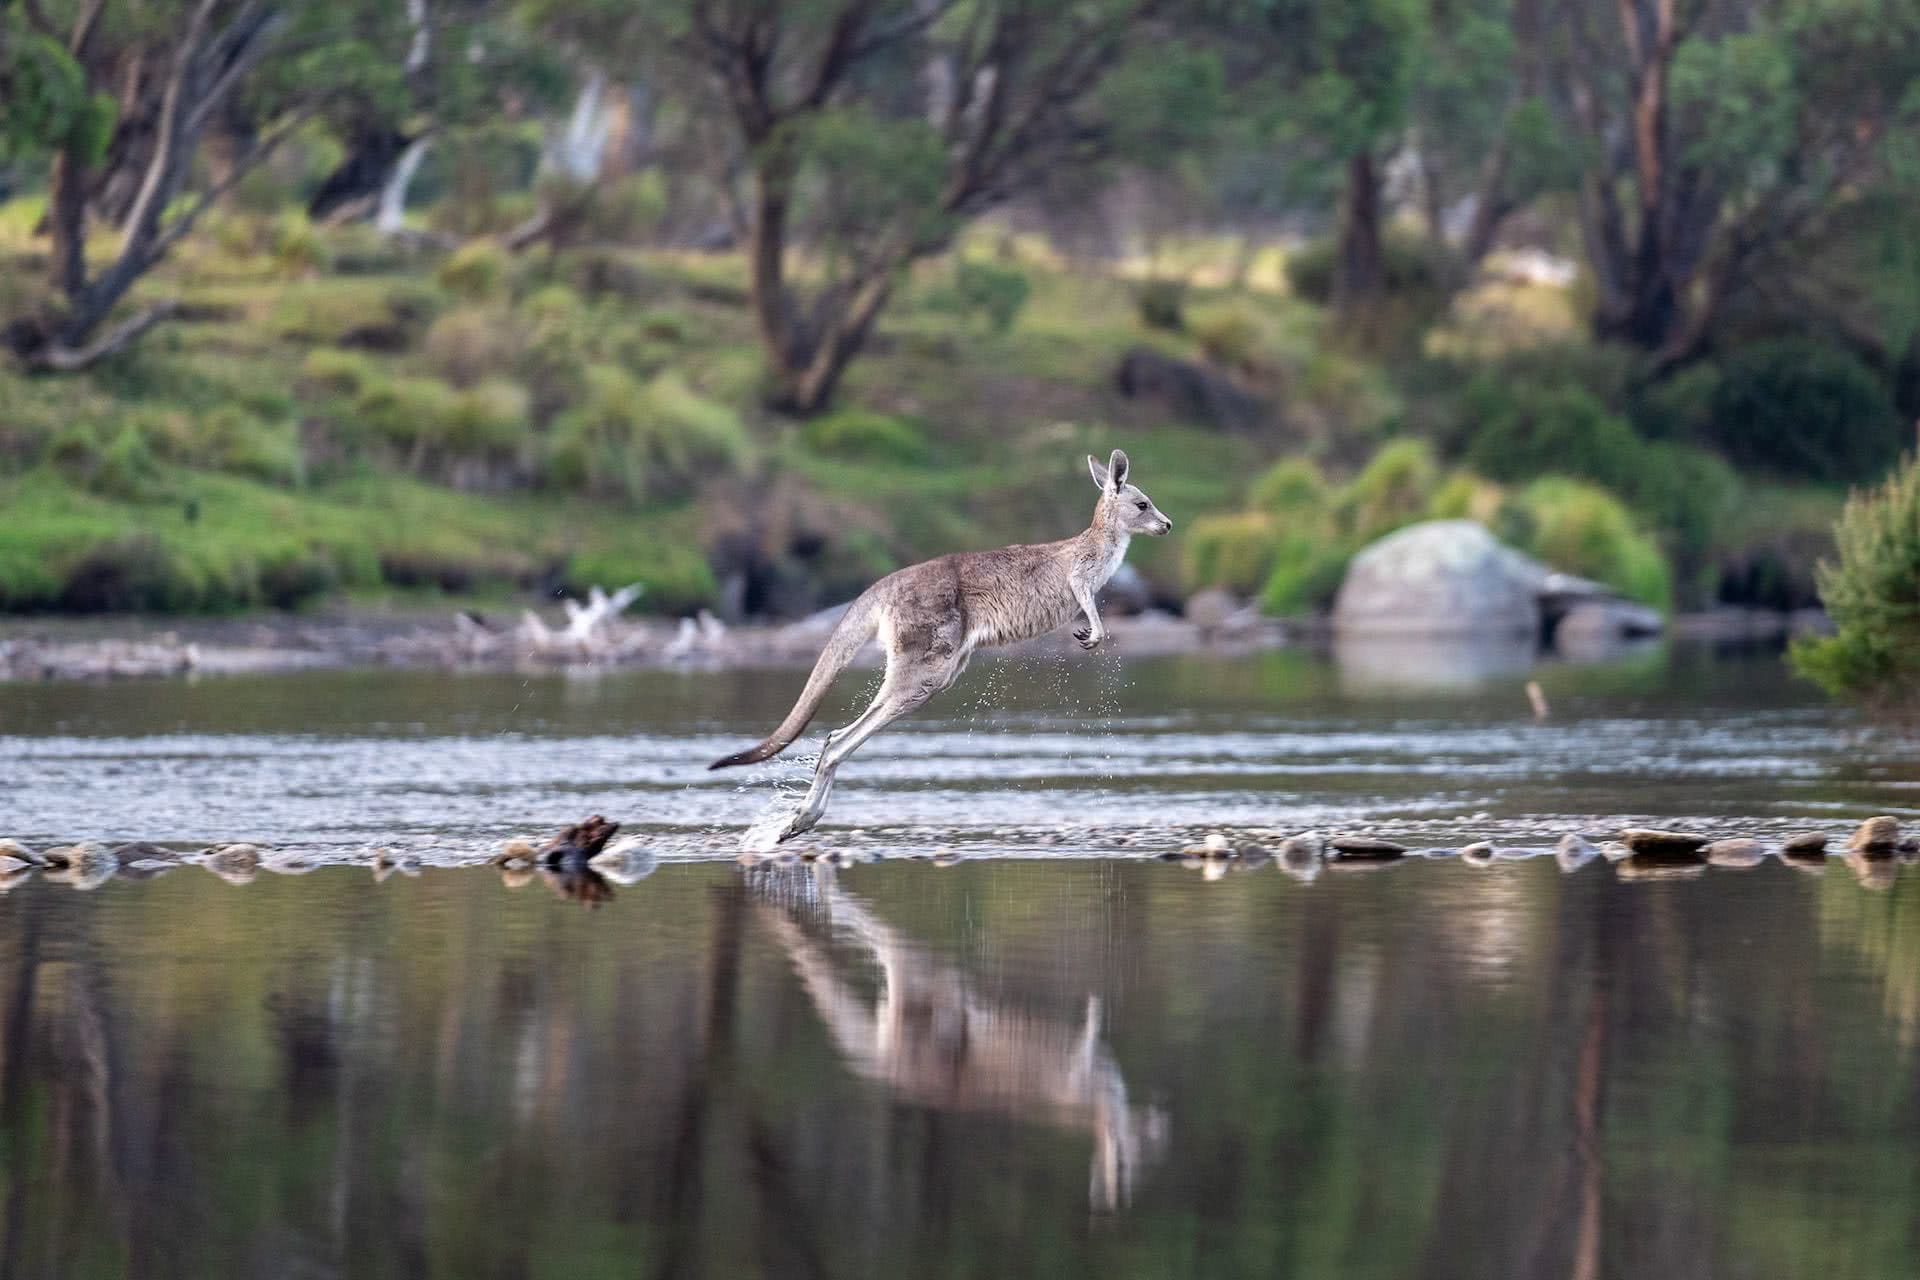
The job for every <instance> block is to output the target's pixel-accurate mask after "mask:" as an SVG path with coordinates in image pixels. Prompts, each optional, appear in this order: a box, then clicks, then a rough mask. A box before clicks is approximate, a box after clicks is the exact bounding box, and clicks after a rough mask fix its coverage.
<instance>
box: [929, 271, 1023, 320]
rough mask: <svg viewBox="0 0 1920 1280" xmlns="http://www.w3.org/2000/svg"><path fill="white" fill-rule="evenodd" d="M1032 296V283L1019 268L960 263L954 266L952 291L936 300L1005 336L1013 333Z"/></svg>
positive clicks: (945, 292)
mask: <svg viewBox="0 0 1920 1280" xmlns="http://www.w3.org/2000/svg"><path fill="white" fill-rule="evenodd" d="M1032 294H1033V285H1032V283H1031V282H1030V281H1029V280H1028V279H1027V276H1026V273H1025V272H1024V271H1021V270H1020V269H1019V268H1018V267H1006V266H1000V265H998V264H996V263H992V262H969V261H960V262H956V263H955V264H954V267H953V284H952V286H951V288H950V289H949V290H947V291H944V292H943V293H942V294H941V295H940V296H939V297H937V298H936V304H937V305H941V306H943V307H944V308H945V309H948V310H952V311H955V312H957V313H959V314H960V315H961V316H963V317H965V318H967V319H969V320H976V319H977V320H980V321H983V322H984V323H985V325H986V327H987V328H988V329H989V330H991V331H992V332H994V333H1001V334H1004V333H1011V332H1012V331H1013V326H1014V323H1015V322H1016V321H1018V320H1019V318H1020V312H1021V311H1022V310H1024V309H1025V308H1026V305H1027V299H1028V298H1029V297H1031V296H1032Z"/></svg>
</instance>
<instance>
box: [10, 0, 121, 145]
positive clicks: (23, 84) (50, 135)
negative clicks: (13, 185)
mask: <svg viewBox="0 0 1920 1280" xmlns="http://www.w3.org/2000/svg"><path fill="white" fill-rule="evenodd" d="M115 113H116V103H115V100H114V98H113V95H111V94H109V93H105V92H90V91H89V89H88V85H87V78H86V73H85V71H84V70H83V69H82V68H81V66H80V64H79V63H78V62H76V61H75V60H74V57H73V55H72V54H71V53H69V52H68V51H67V49H66V48H65V47H64V46H63V45H62V44H61V43H60V41H58V40H56V39H53V38H52V37H50V36H46V35H43V34H41V33H40V32H39V31H36V30H35V29H34V28H33V27H32V26H31V25H29V23H28V21H27V18H26V17H25V15H23V14H22V13H21V12H20V10H19V8H18V7H17V6H14V5H6V6H0V160H8V159H11V158H14V157H17V156H29V155H35V154H39V153H44V152H53V151H58V150H61V149H63V148H69V147H70V148H73V149H74V150H75V151H77V152H78V153H79V154H80V155H81V156H83V157H85V158H86V159H87V160H89V161H93V160H97V159H98V158H99V157H100V156H101V155H102V154H103V153H104V152H105V151H106V148H107V142H108V140H109V138H110V137H111V136H112V133H113V126H114V116H115Z"/></svg>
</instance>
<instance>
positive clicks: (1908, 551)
mask: <svg viewBox="0 0 1920 1280" xmlns="http://www.w3.org/2000/svg"><path fill="white" fill-rule="evenodd" d="M1834 546H1835V549H1836V551H1837V557H1836V558H1835V559H1833V560H1830V561H1823V562H1822V563H1821V565H1820V570H1819V580H1820V596H1821V598H1822V599H1823V600H1824V601H1825V602H1826V606H1827V612H1828V613H1829V614H1830V615H1831V616H1832V618H1833V623H1834V627H1835V632H1834V634H1833V635H1832V636H1829V637H1826V638H1824V639H1818V640H1811V641H1802V642H1800V643H1798V644H1796V645H1795V646H1794V648H1793V655H1792V656H1793V663H1794V666H1795V667H1796V668H1798V669H1799V670H1800V671H1801V672H1802V673H1803V674H1805V675H1807V676H1809V677H1811V678H1812V679H1814V680H1817V681H1818V682H1819V683H1820V684H1821V685H1822V686H1824V687H1825V688H1826V689H1827V690H1828V691H1830V692H1832V693H1836V694H1845V695H1849V696H1854V697H1868V698H1874V699H1877V700H1880V701H1901V702H1912V701H1913V700H1915V699H1916V698H1920V455H1914V456H1909V457H1908V458H1906V459H1905V460H1904V461H1903V462H1902V464H1901V466H1900V468H1899V469H1898V470H1897V471H1896V472H1894V474H1893V475H1892V476H1890V477H1888V479H1887V480H1886V482H1885V483H1883V484H1881V485H1879V486H1878V487H1877V488H1874V489H1869V490H1859V491H1856V492H1854V493H1853V494H1852V495H1851V496H1849V497H1848V499H1847V505H1846V508H1845V509H1844V510H1843V511H1842V512H1841V514H1840V523H1839V524H1838V525H1837V526H1835V528H1834Z"/></svg>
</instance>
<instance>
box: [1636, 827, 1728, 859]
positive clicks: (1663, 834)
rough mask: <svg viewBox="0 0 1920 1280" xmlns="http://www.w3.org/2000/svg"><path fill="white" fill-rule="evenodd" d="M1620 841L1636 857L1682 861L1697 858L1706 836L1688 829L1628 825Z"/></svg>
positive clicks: (1705, 841)
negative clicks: (1666, 829) (1673, 829)
mask: <svg viewBox="0 0 1920 1280" xmlns="http://www.w3.org/2000/svg"><path fill="white" fill-rule="evenodd" d="M1620 843H1621V844H1624V845H1626V846H1627V850H1628V852H1630V853H1631V854H1633V856H1635V857H1636V858H1677V859H1679V860H1680V861H1682V862H1685V861H1688V860H1692V859H1698V858H1699V856H1700V850H1702V849H1703V848H1705V847H1706V844H1707V838H1706V837H1705V836H1700V835H1695V834H1693V833H1692V832H1690V831H1662V830H1659V829H1657V828H1654V827H1628V828H1626V829H1625V830H1623V831H1621V833H1620Z"/></svg>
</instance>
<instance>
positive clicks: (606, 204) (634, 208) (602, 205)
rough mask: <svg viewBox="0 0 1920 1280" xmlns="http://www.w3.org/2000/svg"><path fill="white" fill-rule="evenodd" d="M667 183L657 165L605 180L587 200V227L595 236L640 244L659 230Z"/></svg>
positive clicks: (665, 203)
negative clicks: (608, 180) (611, 179)
mask: <svg viewBox="0 0 1920 1280" xmlns="http://www.w3.org/2000/svg"><path fill="white" fill-rule="evenodd" d="M666 211H667V184H666V179H665V178H664V177H662V176H661V174H660V171H659V170H657V169H648V170H646V171H645V172H644V173H631V174H628V175H626V176H625V177H621V178H615V179H614V180H613V181H611V182H602V183H600V184H599V185H598V186H597V187H595V189H594V192H593V198H592V199H591V200H590V201H589V202H588V204H587V211H586V219H585V224H586V225H585V227H584V230H585V231H586V232H587V234H588V235H590V236H592V237H593V238H594V239H596V240H610V241H614V242H616V243H620V244H637V243H639V242H641V241H644V240H646V239H648V238H649V237H651V236H652V235H653V234H654V232H656V231H657V230H659V227H660V219H661V218H662V217H663V216H665V214H666Z"/></svg>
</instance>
